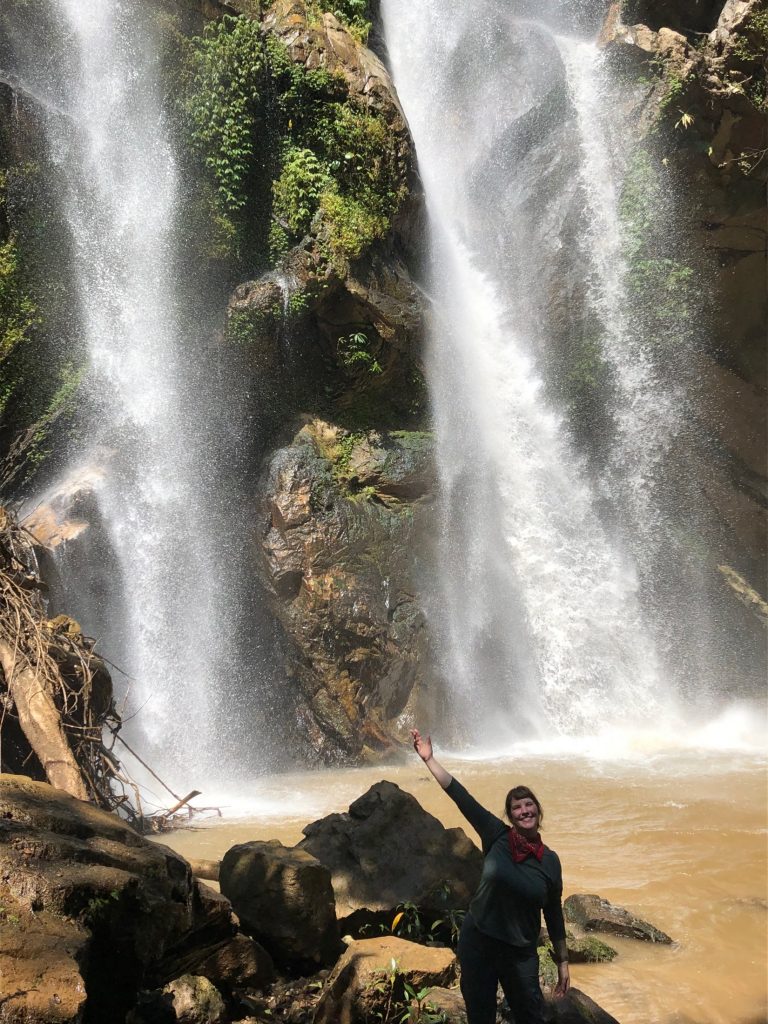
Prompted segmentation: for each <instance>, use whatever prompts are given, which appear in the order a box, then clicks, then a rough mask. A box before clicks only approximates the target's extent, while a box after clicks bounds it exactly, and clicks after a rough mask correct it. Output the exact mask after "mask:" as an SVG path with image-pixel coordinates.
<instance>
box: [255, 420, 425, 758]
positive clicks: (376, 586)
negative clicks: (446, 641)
mask: <svg viewBox="0 0 768 1024" xmlns="http://www.w3.org/2000/svg"><path fill="white" fill-rule="evenodd" d="M433 485H434V469H433V464H432V441H431V436H430V435H428V434H423V433H416V432H409V433H405V432H390V433H386V432H361V433H357V434H350V433H349V432H346V431H341V430H339V428H337V427H334V426H333V425H331V424H327V423H324V422H323V421H319V420H312V421H310V422H309V423H307V424H306V425H305V426H304V427H303V428H302V429H301V430H300V431H299V433H298V434H297V435H296V436H295V438H294V440H293V442H292V443H291V444H290V445H288V446H286V447H285V448H281V449H280V450H278V451H277V452H276V453H275V454H274V455H273V456H272V458H271V460H270V463H269V466H268V470H267V473H266V475H265V477H264V478H263V480H262V483H261V485H260V500H259V506H260V516H261V525H260V530H259V535H258V542H259V547H260V556H261V557H260V564H261V569H262V574H263V579H264V582H265V585H266V587H267V589H268V594H269V596H270V600H271V604H272V608H273V610H274V613H275V615H276V617H277V619H278V621H279V622H280V623H281V625H282V628H283V630H284V631H285V634H286V636H287V638H288V639H289V641H290V645H291V648H290V650H289V652H288V656H287V659H286V660H287V668H288V671H289V674H290V677H291V679H292V681H293V684H294V686H295V687H296V690H297V692H298V694H299V695H300V697H299V699H298V701H297V703H298V705H299V707H298V716H299V727H300V729H301V731H302V732H303V733H304V735H305V737H306V738H307V741H308V743H309V745H310V746H311V747H312V749H314V750H315V751H316V752H317V754H319V755H320V756H321V757H322V758H323V759H326V760H334V759H344V758H347V759H358V758H361V757H363V758H369V759H372V758H375V757H377V756H379V757H380V756H382V755H383V754H386V753H391V752H392V750H393V749H394V747H395V744H396V743H397V741H398V738H399V731H398V729H399V727H398V726H397V725H396V720H397V718H398V716H401V715H402V714H403V712H404V711H405V710H406V709H407V708H408V707H409V706H411V705H412V704H413V702H414V701H416V700H417V699H419V695H420V691H421V689H422V687H424V686H426V685H427V682H428V680H427V679H426V677H425V671H426V666H425V662H426V653H427V650H428V638H427V632H426V623H425V618H424V612H423V610H422V608H421V606H420V603H419V600H418V596H417V595H418V590H417V579H419V576H420V572H421V570H422V569H423V558H422V560H420V558H419V554H418V552H419V551H421V552H422V554H423V551H424V545H422V543H421V538H422V537H424V536H425V535H426V530H427V529H428V525H429V522H430V516H431V507H430V505H429V502H428V500H427V499H428V497H429V494H430V491H431V489H432V487H433Z"/></svg>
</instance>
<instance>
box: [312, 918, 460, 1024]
mask: <svg viewBox="0 0 768 1024" xmlns="http://www.w3.org/2000/svg"><path fill="white" fill-rule="evenodd" d="M393 965H395V966H394V967H393ZM456 974H457V963H456V957H455V956H454V954H453V953H452V952H451V950H450V949H439V948H433V947H430V946H420V945H418V944H417V943H415V942H406V941H405V939H398V938H395V937H394V936H391V935H387V936H381V937H380V938H376V939H360V940H358V941H357V942H353V943H352V944H351V945H350V946H348V947H347V950H346V952H345V953H344V955H343V956H342V957H341V959H340V960H339V962H338V963H337V964H336V966H335V967H334V969H333V971H332V972H331V974H330V976H329V978H328V981H327V983H326V986H325V988H324V989H323V994H322V996H321V997H320V1002H319V1004H318V1007H317V1011H316V1013H315V1019H314V1024H364V1022H366V1021H369V1020H372V1019H375V1016H374V1015H375V1014H376V1013H381V1011H382V1010H383V1009H384V1007H385V1006H386V1005H387V1001H388V998H389V993H390V991H392V992H393V995H394V1000H393V1001H403V997H404V989H403V982H404V981H407V982H408V983H409V984H410V985H411V986H412V987H413V988H414V989H416V990H420V989H422V988H424V987H426V986H439V987H447V986H449V985H450V984H451V983H452V982H454V981H455V980H456Z"/></svg>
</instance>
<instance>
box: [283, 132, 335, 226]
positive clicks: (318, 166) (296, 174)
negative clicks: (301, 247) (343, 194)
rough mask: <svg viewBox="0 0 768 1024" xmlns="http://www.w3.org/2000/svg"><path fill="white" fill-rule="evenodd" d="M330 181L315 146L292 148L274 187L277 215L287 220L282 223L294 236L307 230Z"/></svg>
mask: <svg viewBox="0 0 768 1024" xmlns="http://www.w3.org/2000/svg"><path fill="white" fill-rule="evenodd" d="M329 184H330V177H329V174H328V171H327V170H326V168H325V167H324V166H323V164H322V163H321V162H320V160H318V158H317V157H316V156H315V154H314V153H313V152H312V150H311V149H298V148H293V149H290V150H288V153H287V155H286V157H285V160H284V162H283V169H282V171H281V173H280V177H279V178H278V179H277V181H275V183H274V185H273V186H272V193H273V196H274V207H273V210H274V215H275V216H276V217H277V218H279V219H281V220H282V221H283V223H282V225H281V226H282V227H284V228H287V229H290V231H291V233H292V234H294V235H301V234H303V233H304V232H305V231H307V230H308V228H309V225H310V222H311V220H312V218H313V216H314V215H315V213H316V211H317V208H318V206H319V203H320V196H321V195H322V193H323V190H324V189H325V188H328V186H329Z"/></svg>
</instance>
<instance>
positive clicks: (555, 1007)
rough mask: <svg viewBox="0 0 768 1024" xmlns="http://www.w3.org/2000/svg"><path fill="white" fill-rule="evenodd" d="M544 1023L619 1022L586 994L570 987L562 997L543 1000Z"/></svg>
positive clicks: (613, 1023) (617, 1023)
mask: <svg viewBox="0 0 768 1024" xmlns="http://www.w3.org/2000/svg"><path fill="white" fill-rule="evenodd" d="M544 1020H545V1021H546V1024H619V1022H618V1021H617V1020H616V1018H615V1017H612V1016H611V1015H610V1013H608V1012H607V1011H606V1010H604V1009H603V1008H602V1006H598V1004H597V1003H596V1002H595V1001H594V1000H593V999H590V998H589V996H588V995H585V994H584V993H583V992H580V991H579V989H577V988H572V989H570V991H569V992H568V993H567V995H565V996H564V997H563V998H562V999H551V998H547V999H546V1000H545V1011H544Z"/></svg>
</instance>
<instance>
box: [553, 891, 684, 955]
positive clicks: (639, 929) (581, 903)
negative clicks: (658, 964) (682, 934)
mask: <svg viewBox="0 0 768 1024" xmlns="http://www.w3.org/2000/svg"><path fill="white" fill-rule="evenodd" d="M563 914H564V916H565V920H566V921H569V922H570V923H571V924H577V925H580V926H581V927H582V928H583V929H584V930H585V931H588V932H606V933H608V934H610V935H620V936H622V937H623V938H627V939H639V940H641V941H642V942H661V943H664V944H665V945H671V944H672V943H673V942H674V939H671V938H670V937H669V936H668V935H666V934H665V933H664V932H663V931H661V929H659V928H656V926H655V925H652V924H649V923H648V921H644V920H643V919H642V918H641V917H637V916H636V915H635V914H632V913H630V911H628V910H626V909H625V908H624V907H619V906H615V905H614V904H613V903H610V902H609V901H608V900H606V899H603V898H602V897H601V896H595V895H592V894H589V895H582V894H574V895H573V896H569V897H568V899H567V900H565V902H564V903H563Z"/></svg>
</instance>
